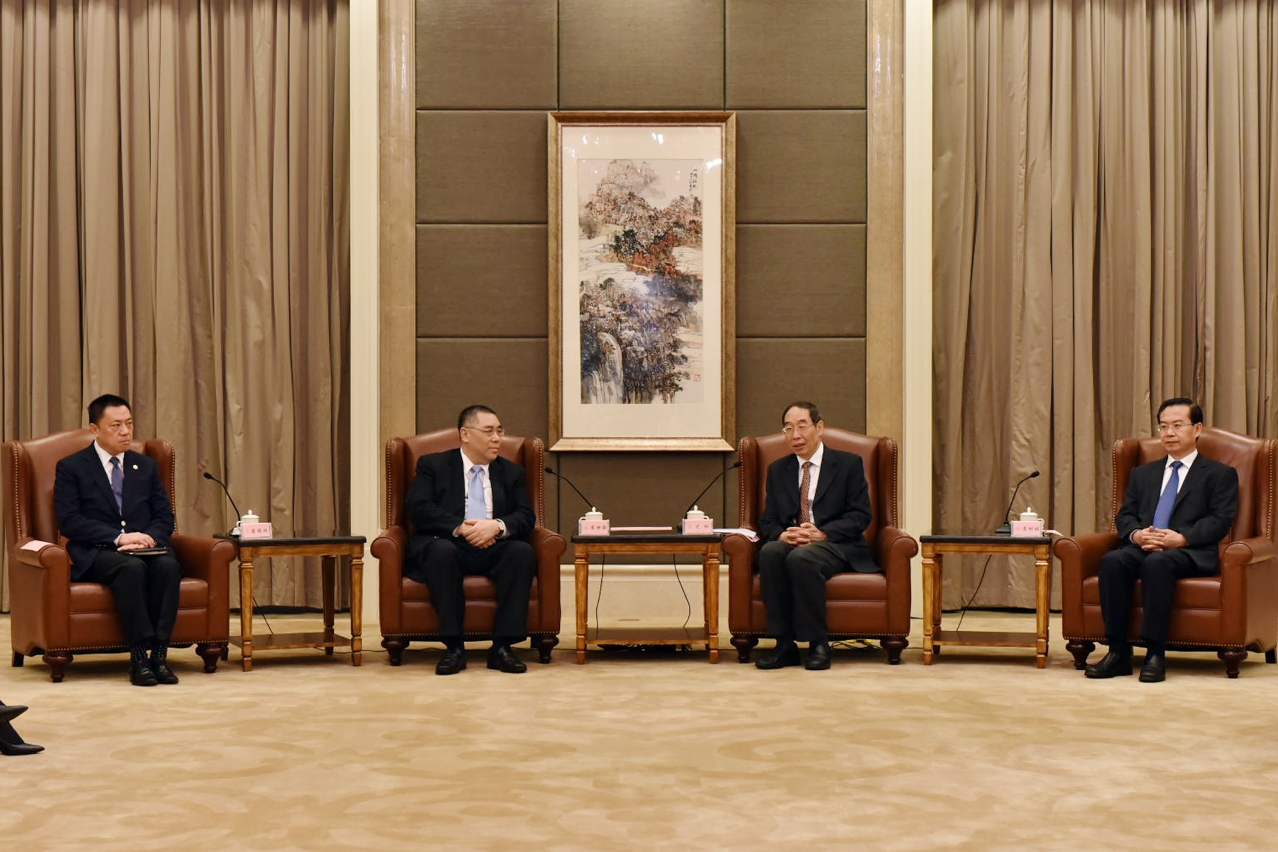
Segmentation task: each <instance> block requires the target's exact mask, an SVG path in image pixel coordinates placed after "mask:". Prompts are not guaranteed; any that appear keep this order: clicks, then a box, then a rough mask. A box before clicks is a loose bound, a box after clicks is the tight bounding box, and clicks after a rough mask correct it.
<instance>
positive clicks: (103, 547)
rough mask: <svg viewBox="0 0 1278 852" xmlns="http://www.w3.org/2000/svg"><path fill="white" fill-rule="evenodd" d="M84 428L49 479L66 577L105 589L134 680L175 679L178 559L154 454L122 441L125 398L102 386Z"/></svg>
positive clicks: (127, 431)
mask: <svg viewBox="0 0 1278 852" xmlns="http://www.w3.org/2000/svg"><path fill="white" fill-rule="evenodd" d="M89 431H91V432H92V433H93V443H92V444H90V445H89V446H87V447H85V448H84V449H83V450H80V451H79V452H75V453H72V454H71V455H69V456H67V457H66V458H64V459H62V461H60V462H58V471H57V478H56V480H55V481H54V486H53V500H54V506H55V507H56V509H57V513H58V527H59V529H60V530H61V532H62V534H63V535H64V536H66V537H67V539H68V542H67V551H68V553H70V555H71V579H72V580H79V581H88V582H92V583H102V584H103V585H105V586H107V587H109V588H110V589H111V593H112V594H113V595H114V596H115V607H116V611H117V612H118V613H119V614H120V624H121V626H122V627H123V629H124V634H125V636H127V637H128V640H129V652H130V665H129V680H130V681H131V682H132V683H133V685H134V686H155V685H156V684H157V683H177V682H178V679H177V675H175V674H174V673H173V670H172V669H170V668H169V665H168V649H169V637H170V635H172V633H173V624H174V622H176V621H177V610H178V591H179V588H180V585H181V582H182V566H181V565H180V564H179V563H178V561H177V559H175V558H174V557H173V555H172V554H171V553H169V551H168V545H169V536H171V535H172V534H173V529H174V525H175V522H174V519H173V506H172V503H171V502H170V500H169V494H168V492H167V491H166V490H165V488H164V483H163V482H161V481H160V471H159V468H158V467H157V466H156V464H155V461H154V460H153V459H152V458H150V457H149V456H144V455H142V454H141V453H135V452H133V451H132V450H130V449H129V445H130V444H131V443H132V442H133V410H132V408H130V406H129V403H128V400H126V399H124V398H122V397H118V396H114V395H111V394H104V395H103V396H100V397H98V398H97V399H95V400H93V402H91V403H89Z"/></svg>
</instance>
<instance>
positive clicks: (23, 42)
mask: <svg viewBox="0 0 1278 852" xmlns="http://www.w3.org/2000/svg"><path fill="white" fill-rule="evenodd" d="M347 30H348V7H347V4H346V2H344V0H343V2H338V0H327V2H324V0H318V2H311V0H200V2H187V0H78V2H72V0H44V2H36V1H35V0H2V5H0V127H2V129H0V246H2V247H3V254H2V257H0V298H2V300H3V302H2V304H3V311H4V316H3V321H0V342H2V346H0V369H2V371H3V379H4V390H3V396H2V399H0V413H2V415H3V428H4V437H5V438H6V439H8V438H11V437H17V438H29V437H35V436H38V435H42V434H45V433H47V432H50V431H56V430H60V429H67V428H74V427H77V426H81V425H83V424H84V421H85V412H84V406H85V405H86V404H87V402H88V400H90V399H92V398H93V397H94V396H96V395H98V394H99V393H104V392H115V393H121V394H123V395H125V396H127V397H129V398H130V400H131V401H132V403H133V406H134V409H135V419H136V421H137V425H138V434H139V435H140V436H142V437H150V436H162V437H165V438H167V439H169V440H170V441H172V442H173V444H174V445H175V447H176V448H177V453H178V456H177V457H178V463H179V468H178V471H177V495H176V500H177V504H178V522H179V525H180V526H181V528H182V529H184V530H186V531H190V532H199V533H211V532H215V531H221V530H225V529H227V528H229V526H230V524H231V523H232V522H233V515H234V513H233V512H231V511H230V509H229V508H228V507H226V506H225V505H224V504H225V498H224V497H223V496H222V494H221V492H220V490H218V489H217V487H216V486H215V485H213V484H212V483H209V482H207V481H205V480H203V479H201V478H200V474H201V472H202V471H204V470H207V471H210V472H212V473H213V474H214V475H217V476H219V477H222V478H225V479H226V480H227V481H228V482H229V484H230V485H231V488H232V491H233V493H234V494H235V496H236V499H237V501H238V502H239V503H240V508H241V509H243V510H247V509H248V508H250V507H252V508H253V509H254V510H256V511H257V513H258V514H259V515H261V516H262V517H263V518H265V519H268V520H270V521H272V522H273V523H274V524H275V526H276V528H277V530H278V531H280V532H283V533H292V532H296V533H299V534H301V533H325V532H332V531H341V530H342V529H343V528H344V525H345V524H346V523H347V518H348V497H347V495H348V490H349V489H348V471H347V468H348V454H347V449H346V447H347V439H346V435H347V430H348V423H349V412H348V399H349V396H348V378H349V377H348V373H347V358H346V352H347V350H348V344H349V328H348V322H347V317H348V315H349V310H348V307H349V262H348V246H349V236H348V221H347V214H346V208H347V197H346V193H347V173H348V168H347V159H348V151H349V148H348V133H347V125H348V103H347V93H348V65H347V55H348V52H347V45H348V32H347ZM258 577H259V581H258V584H257V587H256V588H255V590H254V593H255V596H256V597H257V600H258V603H259V604H276V605H285V606H317V605H319V604H320V601H321V598H320V593H321V585H320V581H319V571H318V565H317V564H315V565H312V564H305V563H303V562H301V561H300V560H299V561H297V562H288V561H285V560H276V561H274V562H273V563H272V565H271V570H268V571H265V572H258ZM232 588H233V595H234V601H233V604H234V605H238V591H237V589H236V584H234V583H232ZM0 591H2V590H0ZM3 603H4V604H5V607H6V608H7V593H6V594H5V595H4V597H3Z"/></svg>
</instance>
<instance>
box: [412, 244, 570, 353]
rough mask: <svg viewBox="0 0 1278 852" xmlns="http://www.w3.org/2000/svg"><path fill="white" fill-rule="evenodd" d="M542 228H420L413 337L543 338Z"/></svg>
mask: <svg viewBox="0 0 1278 852" xmlns="http://www.w3.org/2000/svg"><path fill="white" fill-rule="evenodd" d="M546 326H547V319H546V227H545V226H544V225H418V226H417V336H418V337H472V336H483V337H544V336H545V335H546Z"/></svg>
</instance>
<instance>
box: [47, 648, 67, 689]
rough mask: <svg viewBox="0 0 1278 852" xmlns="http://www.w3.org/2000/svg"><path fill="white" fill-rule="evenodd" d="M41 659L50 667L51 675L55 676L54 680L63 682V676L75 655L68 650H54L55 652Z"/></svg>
mask: <svg viewBox="0 0 1278 852" xmlns="http://www.w3.org/2000/svg"><path fill="white" fill-rule="evenodd" d="M41 659H43V660H44V664H45V665H46V666H48V667H49V677H51V678H53V682H54V683H62V677H63V675H64V674H65V673H66V670H67V666H69V665H71V661H72V660H74V659H75V655H74V654H71V653H68V652H67V651H54V652H53V653H50V654H45V655H44V656H43V657H41Z"/></svg>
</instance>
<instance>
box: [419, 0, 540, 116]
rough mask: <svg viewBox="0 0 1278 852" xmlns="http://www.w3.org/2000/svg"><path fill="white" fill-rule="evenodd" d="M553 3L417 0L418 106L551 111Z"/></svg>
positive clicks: (533, 0)
mask: <svg viewBox="0 0 1278 852" xmlns="http://www.w3.org/2000/svg"><path fill="white" fill-rule="evenodd" d="M556 27H557V22H556V3H555V0H520V2H518V3H511V2H510V0H418V3H417V105H418V106H419V107H424V108H434V109H441V108H442V109H458V108H461V109H468V108H469V109H475V108H487V109H554V108H555V102H556V97H557V92H556V89H557V82H558V81H557V79H556V77H555V55H556V44H557V40H558V39H557V36H558V33H557V30H556Z"/></svg>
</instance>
